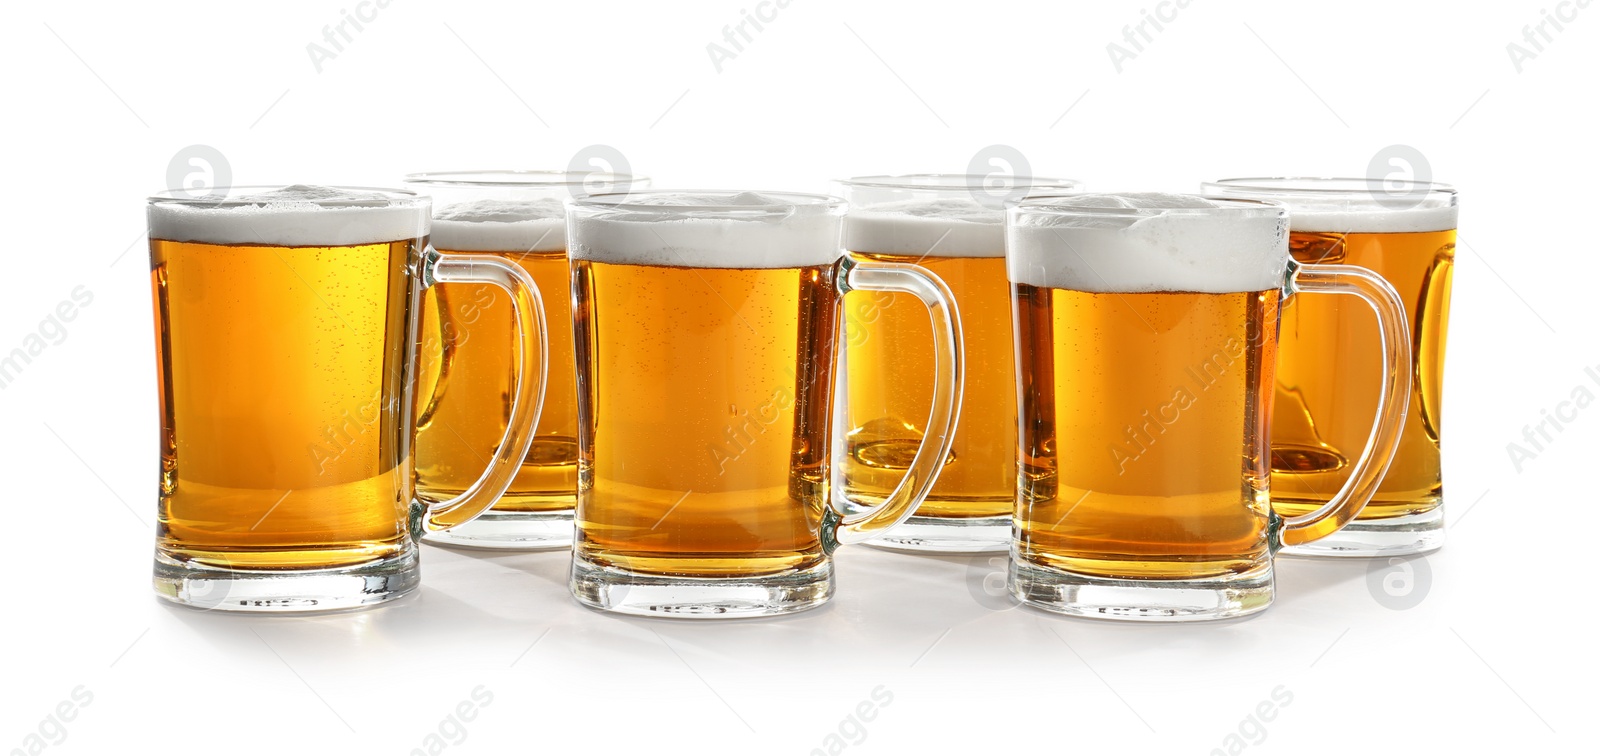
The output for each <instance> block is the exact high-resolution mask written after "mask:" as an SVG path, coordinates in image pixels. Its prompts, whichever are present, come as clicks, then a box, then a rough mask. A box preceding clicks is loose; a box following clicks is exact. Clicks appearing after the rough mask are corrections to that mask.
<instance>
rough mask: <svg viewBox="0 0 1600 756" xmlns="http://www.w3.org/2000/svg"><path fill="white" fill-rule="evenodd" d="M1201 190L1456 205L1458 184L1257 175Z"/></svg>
mask: <svg viewBox="0 0 1600 756" xmlns="http://www.w3.org/2000/svg"><path fill="white" fill-rule="evenodd" d="M1200 191H1201V192H1203V193H1206V194H1207V195H1208V196H1209V195H1210V194H1211V193H1213V192H1221V193H1226V194H1248V195H1252V196H1263V197H1305V198H1316V199H1324V200H1326V199H1343V198H1352V199H1372V198H1373V197H1375V196H1383V197H1389V196H1395V195H1402V196H1406V197H1414V198H1417V199H1418V200H1421V199H1423V198H1429V197H1432V198H1440V199H1445V198H1447V199H1448V200H1449V204H1451V205H1454V204H1456V195H1457V190H1456V187H1455V185H1453V184H1446V183H1443V182H1439V181H1417V180H1414V179H1387V178H1351V177H1338V176H1255V177H1241V178H1223V179H1216V180H1214V181H1204V182H1201V184H1200Z"/></svg>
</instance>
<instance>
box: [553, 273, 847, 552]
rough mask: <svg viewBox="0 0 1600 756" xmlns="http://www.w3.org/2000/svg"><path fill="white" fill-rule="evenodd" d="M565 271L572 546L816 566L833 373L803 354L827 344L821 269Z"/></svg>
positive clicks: (831, 291) (827, 299)
mask: <svg viewBox="0 0 1600 756" xmlns="http://www.w3.org/2000/svg"><path fill="white" fill-rule="evenodd" d="M573 275H574V280H575V284H574V287H573V292H574V298H575V299H576V300H577V302H578V312H577V322H578V326H579V329H580V331H581V340H580V342H579V347H578V359H579V361H580V362H581V363H583V364H586V365H588V366H589V367H588V368H587V370H588V372H589V373H590V374H592V382H591V383H590V384H589V385H587V386H585V392H584V393H583V394H582V395H581V396H580V402H581V403H583V404H584V406H585V407H586V408H587V409H586V411H584V412H582V413H581V415H582V416H583V417H584V418H585V425H584V426H582V427H581V428H580V433H581V434H583V435H584V436H585V437H586V438H588V439H592V441H591V442H590V444H591V445H590V448H589V450H588V452H587V454H586V455H585V458H584V460H583V464H584V467H585V468H586V469H589V470H592V471H594V474H593V475H592V476H591V477H590V478H589V479H588V480H586V481H585V484H586V485H585V490H584V492H583V506H582V507H581V508H580V511H579V521H578V528H579V532H580V533H581V534H582V535H581V538H580V543H579V546H578V548H579V551H580V552H581V553H582V554H583V556H584V557H585V558H586V559H589V560H591V561H594V562H597V563H600V564H605V565H613V566H617V567H621V568H623V569H627V570H631V571H637V572H645V573H653V574H677V575H693V576H699V577H709V576H714V575H719V574H737V575H764V574H772V573H776V572H780V571H788V570H801V571H803V570H807V569H810V568H814V567H816V566H818V565H819V564H821V562H822V560H823V557H824V554H823V548H822V542H821V541H820V539H819V532H820V529H821V525H820V523H821V518H822V511H823V508H824V507H825V506H826V493H827V490H828V488H827V482H826V480H825V477H824V475H825V472H826V469H827V456H828V453H829V450H828V445H829V438H828V419H829V411H828V401H829V391H828V389H829V386H830V385H831V380H832V377H833V376H832V368H831V364H830V361H828V360H818V359H813V355H827V354H830V353H831V351H832V349H833V345H834V338H835V335H834V330H835V329H834V317H835V315H834V313H835V310H836V301H835V300H836V299H837V297H838V294H837V293H836V292H837V289H836V287H835V285H834V280H833V265H832V264H831V263H829V264H827V265H796V266H792V267H783V268H766V269H754V268H714V267H702V266H696V267H678V266H670V265H638V264H626V263H610V262H600V261H596V260H578V261H576V263H575V265H574V274H573ZM724 302H727V303H730V304H729V305H724V304H723V303H724ZM730 306H731V307H732V308H733V309H732V310H730ZM707 365H717V366H726V367H725V368H724V369H721V370H718V371H715V372H712V373H708V372H707V369H706V366H707Z"/></svg>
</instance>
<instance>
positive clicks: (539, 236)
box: [432, 197, 567, 252]
mask: <svg viewBox="0 0 1600 756" xmlns="http://www.w3.org/2000/svg"><path fill="white" fill-rule="evenodd" d="M432 241H433V246H434V247H436V248H438V249H442V250H447V251H452V252H561V251H563V250H565V249H566V248H567V220H566V208H564V207H563V206H562V204H561V200H559V199H556V198H555V197H541V198H538V199H531V200H502V199H480V200H473V201H471V202H457V203H455V204H453V205H446V206H444V207H442V208H439V209H438V210H436V211H434V214H433V239H432Z"/></svg>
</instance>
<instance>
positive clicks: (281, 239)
mask: <svg viewBox="0 0 1600 756" xmlns="http://www.w3.org/2000/svg"><path fill="white" fill-rule="evenodd" d="M149 221H150V236H151V238H154V239H164V240H167V241H178V242H202V243H206V244H263V245H269V246H277V247H342V246H350V245H355V244H381V243H385V242H393V241H400V240H402V239H415V238H418V237H422V236H426V235H427V234H428V204H427V203H426V202H415V201H408V200H396V199H393V198H391V197H390V196H389V195H387V194H384V193H382V192H365V191H355V190H348V189H336V188H333V187H327V186H308V185H304V184H295V185H293V186H286V187H283V188H282V189H273V190H271V191H266V192H260V193H258V194H247V195H241V196H238V197H229V198H227V199H226V200H222V201H218V202H198V203H190V202H152V203H151V204H150V209H149Z"/></svg>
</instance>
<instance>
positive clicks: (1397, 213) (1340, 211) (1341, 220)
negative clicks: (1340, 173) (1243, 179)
mask: <svg viewBox="0 0 1600 756" xmlns="http://www.w3.org/2000/svg"><path fill="white" fill-rule="evenodd" d="M1263 199H1268V198H1267V197H1263ZM1283 201H1284V202H1285V203H1286V204H1288V205H1289V228H1290V230H1293V231H1308V232H1317V233H1330V232H1332V233H1368V234H1402V233H1417V232H1422V231H1451V230H1454V229H1455V227H1456V218H1457V216H1458V214H1459V208H1457V207H1456V206H1455V205H1448V206H1442V207H1441V206H1434V207H1428V206H1427V205H1425V204H1424V205H1419V206H1417V207H1402V208H1393V209H1390V208H1385V207H1383V206H1382V205H1380V204H1378V203H1377V202H1375V201H1368V202H1363V203H1357V204H1354V205H1352V204H1350V203H1312V202H1299V201H1296V200H1294V199H1293V198H1284V199H1283Z"/></svg>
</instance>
